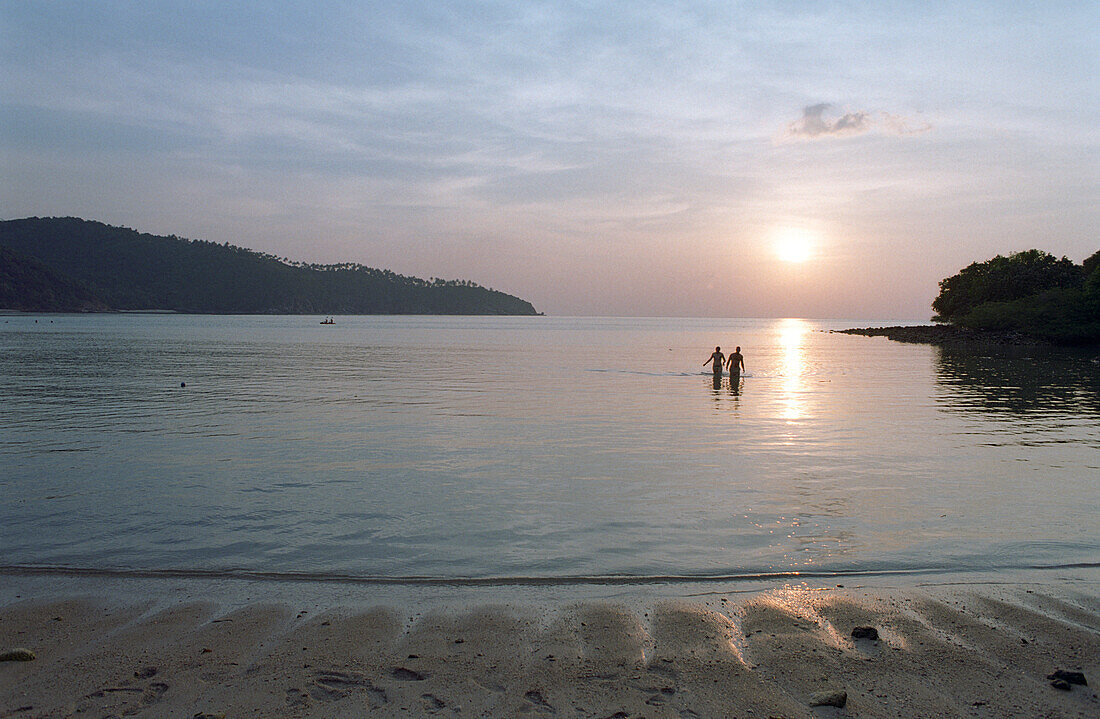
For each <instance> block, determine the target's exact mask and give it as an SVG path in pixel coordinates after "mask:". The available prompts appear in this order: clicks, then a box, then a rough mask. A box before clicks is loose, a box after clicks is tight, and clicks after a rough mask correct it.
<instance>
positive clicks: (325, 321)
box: [320, 317, 336, 325]
mask: <svg viewBox="0 0 1100 719" xmlns="http://www.w3.org/2000/svg"><path fill="white" fill-rule="evenodd" d="M320 324H323V325H334V324H336V320H334V319H332V318H331V317H326V318H325V319H323V320H321V322H320Z"/></svg>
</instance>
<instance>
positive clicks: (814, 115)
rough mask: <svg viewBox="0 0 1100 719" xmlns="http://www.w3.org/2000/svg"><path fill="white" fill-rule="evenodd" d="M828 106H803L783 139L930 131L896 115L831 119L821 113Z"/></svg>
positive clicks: (861, 112) (859, 113)
mask: <svg viewBox="0 0 1100 719" xmlns="http://www.w3.org/2000/svg"><path fill="white" fill-rule="evenodd" d="M832 107H833V106H832V105H831V104H829V103H827V102H822V103H818V104H817V105H809V106H807V107H804V108H803V109H802V117H801V118H799V119H798V120H796V121H794V122H792V123H791V124H789V125H788V126H787V131H786V133H785V136H786V137H787V138H792V139H803V140H816V139H822V138H833V137H849V136H851V135H862V134H863V133H865V132H869V131H871V130H878V131H879V132H885V133H889V134H892V135H915V134H918V133H921V132H927V131H928V130H931V129H932V126H931V125H930V124H928V123H924V124H923V125H915V126H914V125H913V124H911V123H910V122H909V121H908V120H907V119H906V118H904V117H902V116H900V115H891V114H889V113H886V112H882V113H879V115H878V117H876V116H874V115H872V114H871V113H870V112H867V111H866V110H858V111H856V112H846V113H844V114H843V115H841V116H840V117H838V118H836V119H835V120H834V119H830V118H828V117H826V116H825V112H826V111H827V110H829V109H830V108H832Z"/></svg>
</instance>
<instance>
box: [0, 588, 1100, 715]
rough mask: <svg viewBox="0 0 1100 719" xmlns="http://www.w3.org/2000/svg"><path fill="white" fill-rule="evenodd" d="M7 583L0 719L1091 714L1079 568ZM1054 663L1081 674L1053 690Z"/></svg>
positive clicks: (1091, 654)
mask: <svg viewBox="0 0 1100 719" xmlns="http://www.w3.org/2000/svg"><path fill="white" fill-rule="evenodd" d="M9 579H11V578H9ZM15 579H16V580H18V581H17V583H18V582H23V583H24V585H25V587H23V588H19V589H16V590H11V585H10V584H9V591H12V592H13V593H11V594H7V595H6V596H5V597H4V601H3V604H4V606H2V607H0V644H2V646H0V651H7V650H11V649H13V648H25V649H28V650H30V651H32V652H33V653H34V656H35V659H34V660H33V661H4V662H0V716H2V717H19V718H20V719H30V718H31V717H69V716H86V717H123V716H137V717H188V718H191V717H196V716H203V717H218V716H225V717H366V716H371V717H398V716H401V717H408V716H456V717H457V716H467V717H469V716H476V717H513V716H531V717H540V716H546V717H551V716H568V717H621V718H625V717H651V718H654V719H656V718H660V717H677V718H681V717H764V718H766V717H787V718H790V719H793V718H795V717H843V716H853V717H855V716H859V717H916V716H921V717H1016V716H1020V717H1095V716H1100V699H1098V698H1097V694H1096V691H1095V686H1096V682H1097V681H1100V592H1098V591H1097V587H1098V582H1097V577H1096V576H1095V570H1091V571H1090V570H1082V572H1081V573H1079V574H1078V576H1075V577H1072V578H1068V579H1066V578H1062V579H1059V580H1057V581H1051V580H1046V581H1042V582H1032V581H1017V580H1016V579H1014V580H1013V581H1007V580H1006V581H1001V582H997V581H992V582H989V581H981V582H976V581H974V580H973V579H963V580H959V581H950V580H944V581H937V582H922V583H914V584H912V585H910V586H896V585H894V586H890V585H879V586H869V585H861V584H858V583H853V584H850V585H848V586H837V585H836V584H835V583H831V582H830V583H823V582H817V583H813V582H811V583H805V584H797V585H790V584H787V585H783V586H775V585H771V586H769V585H756V586H749V587H739V588H730V589H729V590H728V591H726V590H723V589H722V588H707V589H706V590H705V591H698V592H696V591H691V590H690V588H684V587H680V588H676V590H675V591H676V592H677V593H678V594H679V595H680V596H678V597H677V596H669V595H667V594H665V593H660V592H658V593H649V594H647V593H645V592H642V593H639V592H631V591H627V592H625V593H622V594H619V595H617V596H609V597H603V598H600V597H584V598H579V599H577V600H576V601H573V600H569V599H568V598H563V597H562V596H560V595H559V596H555V597H553V598H552V599H542V600H540V599H539V593H538V592H532V591H530V590H520V591H518V592H512V593H509V592H496V594H498V595H501V596H503V597H505V598H507V601H506V602H503V603H496V602H493V601H491V600H486V599H485V596H484V594H483V593H482V594H477V595H476V596H473V597H471V598H470V599H469V600H468V601H461V599H460V600H457V601H456V598H455V597H454V596H451V597H449V598H448V599H447V600H446V601H433V600H432V598H431V597H427V598H425V597H420V598H419V599H417V600H416V601H413V602H410V603H407V604H403V603H401V602H400V601H399V600H395V599H394V597H393V596H388V597H384V598H382V601H381V602H380V603H378V604H373V603H372V599H371V590H370V589H359V590H355V592H354V596H355V601H349V594H347V593H344V594H341V595H340V596H339V597H335V598H334V601H333V603H332V604H331V605H329V606H326V605H325V602H324V596H325V593H324V591H323V589H322V590H321V591H320V592H319V593H315V594H314V595H313V598H311V599H303V598H299V599H297V600H295V599H287V598H286V596H285V595H283V596H282V598H281V599H276V600H274V601H268V600H267V599H266V598H265V595H266V594H270V596H272V597H279V596H280V595H279V594H277V593H269V592H266V591H265V588H264V587H263V586H262V583H261V585H260V586H252V587H251V589H250V590H249V595H248V596H247V597H243V596H236V597H234V598H233V599H231V600H226V601H218V600H216V599H205V600H204V599H202V598H201V597H197V596H195V595H196V594H202V593H203V592H204V591H205V590H204V589H202V588H201V587H197V588H194V587H193V588H192V590H195V591H191V590H187V589H186V588H183V589H181V587H180V586H174V587H168V588H166V589H165V591H164V592H162V593H160V594H159V595H156V596H153V595H151V594H149V592H148V589H147V586H146V585H144V584H141V583H136V584H134V583H132V584H130V585H129V586H128V584H127V582H126V581H125V580H113V581H112V582H107V583H105V584H101V585H99V586H93V587H92V588H91V589H92V591H89V592H85V593H83V594H84V595H83V596H79V595H80V594H81V593H80V592H75V593H74V592H73V591H72V590H73V585H72V584H69V585H67V587H66V588H65V591H62V592H57V594H59V595H64V596H54V597H50V596H47V595H48V594H49V593H50V592H51V591H52V590H51V589H50V588H49V587H50V582H48V581H47V582H42V581H38V580H36V581H31V582H27V581H26V580H25V578H15ZM616 591H619V590H616ZM143 594H144V595H146V596H145V597H144V598H142V595H143ZM490 594H492V592H491V593H490ZM517 596H518V597H521V598H522V597H524V596H527V597H531V598H534V601H516V597H517ZM318 597H320V601H318ZM855 627H872V628H874V629H875V630H876V632H877V634H878V638H877V639H869V638H858V639H857V638H853V636H852V631H853V629H854V628H855ZM1056 669H1063V670H1071V671H1079V672H1082V673H1083V674H1084V676H1085V678H1086V680H1087V681H1089V682H1090V683H1091V686H1082V685H1079V684H1068V685H1067V686H1068V689H1066V688H1065V687H1063V688H1061V689H1059V688H1056V687H1054V686H1052V684H1051V680H1050V679H1048V675H1049V674H1051V673H1052V672H1054V671H1055V670H1056ZM819 702H829V703H826V704H824V705H816V704H818V703H819ZM836 704H842V706H835V705H836Z"/></svg>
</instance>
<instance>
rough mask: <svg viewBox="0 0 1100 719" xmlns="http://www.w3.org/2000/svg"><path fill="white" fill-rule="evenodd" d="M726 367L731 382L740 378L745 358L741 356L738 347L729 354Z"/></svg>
mask: <svg viewBox="0 0 1100 719" xmlns="http://www.w3.org/2000/svg"><path fill="white" fill-rule="evenodd" d="M726 366H727V367H728V368H729V371H730V379H731V380H733V379H735V378H737V377H740V376H741V370H743V369H745V358H744V357H743V356H742V355H741V348H740V347H738V348H736V349H734V350H733V352H730V356H729V359H728V360H726Z"/></svg>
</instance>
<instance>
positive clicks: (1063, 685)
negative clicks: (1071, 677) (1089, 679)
mask: <svg viewBox="0 0 1100 719" xmlns="http://www.w3.org/2000/svg"><path fill="white" fill-rule="evenodd" d="M1050 685H1051V686H1052V687H1054V688H1055V689H1061V690H1062V691H1064V692H1068V691H1069V690H1071V689H1073V687H1071V686H1070V685H1069V682H1067V681H1066V680H1064V679H1055V680H1054V681H1052V682H1051V683H1050Z"/></svg>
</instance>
